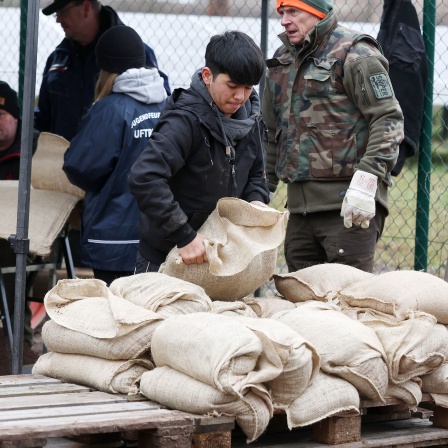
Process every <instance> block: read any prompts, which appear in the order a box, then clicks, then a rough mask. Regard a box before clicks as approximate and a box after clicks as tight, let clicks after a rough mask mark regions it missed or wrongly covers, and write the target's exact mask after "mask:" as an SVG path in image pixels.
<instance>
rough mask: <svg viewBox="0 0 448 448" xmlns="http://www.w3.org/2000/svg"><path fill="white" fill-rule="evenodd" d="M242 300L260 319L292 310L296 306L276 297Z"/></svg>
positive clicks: (246, 298)
mask: <svg viewBox="0 0 448 448" xmlns="http://www.w3.org/2000/svg"><path fill="white" fill-rule="evenodd" d="M241 300H242V301H243V302H244V303H246V304H247V305H249V306H250V307H251V308H252V309H253V310H254V312H255V314H256V315H257V316H258V317H265V318H268V317H271V316H272V315H273V314H275V313H278V312H280V311H285V310H292V309H294V308H295V305H294V304H293V303H292V302H289V301H288V300H285V299H282V298H276V297H275V298H270V297H266V298H265V297H244V298H243V299H241Z"/></svg>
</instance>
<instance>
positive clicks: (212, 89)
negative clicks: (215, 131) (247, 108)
mask: <svg viewBox="0 0 448 448" xmlns="http://www.w3.org/2000/svg"><path fill="white" fill-rule="evenodd" d="M202 79H203V80H204V83H205V86H206V87H207V90H208V92H209V93H210V96H211V97H212V100H213V101H214V103H215V104H216V105H217V106H218V108H219V110H220V111H221V112H222V113H223V114H224V116H225V117H230V116H231V115H233V114H234V113H235V112H236V111H237V110H238V109H239V108H240V107H241V106H242V105H243V104H244V103H245V102H246V101H247V99H248V98H249V96H250V94H251V93H252V89H253V86H246V85H242V84H237V83H236V82H233V81H232V80H231V79H230V76H229V75H227V74H225V73H220V74H219V75H218V76H217V77H216V78H215V79H213V73H212V71H211V70H210V69H209V68H208V67H204V68H203V69H202Z"/></svg>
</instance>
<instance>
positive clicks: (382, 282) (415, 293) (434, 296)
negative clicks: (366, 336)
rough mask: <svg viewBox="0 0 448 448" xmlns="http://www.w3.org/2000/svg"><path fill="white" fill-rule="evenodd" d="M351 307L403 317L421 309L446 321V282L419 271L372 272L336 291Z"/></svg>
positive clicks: (438, 320)
mask: <svg viewBox="0 0 448 448" xmlns="http://www.w3.org/2000/svg"><path fill="white" fill-rule="evenodd" d="M339 296H340V297H341V299H342V300H344V301H346V302H347V303H348V304H349V305H350V306H355V307H362V308H371V309H374V310H376V311H380V312H383V313H387V314H392V315H393V316H395V317H397V318H398V319H399V320H402V319H406V316H407V315H408V313H409V311H411V310H414V311H424V312H425V313H428V314H432V315H433V316H435V317H436V319H437V322H438V323H441V324H448V283H447V282H445V281H443V280H442V279H440V278H438V277H436V276H435V275H432V274H428V273H427V272H420V271H409V270H404V271H392V272H386V273H384V274H379V275H374V276H373V277H370V278H368V279H366V280H363V281H360V282H358V283H355V284H354V285H351V286H348V287H347V288H344V289H342V290H341V291H340V292H339Z"/></svg>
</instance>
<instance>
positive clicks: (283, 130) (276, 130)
mask: <svg viewBox="0 0 448 448" xmlns="http://www.w3.org/2000/svg"><path fill="white" fill-rule="evenodd" d="M330 1H331V0H302V1H300V0H277V11H278V12H279V14H280V15H281V24H282V25H283V26H284V27H285V32H284V33H282V34H280V36H279V37H280V39H281V41H282V42H283V45H282V46H281V47H280V48H279V49H278V50H277V51H276V52H275V54H274V57H273V59H270V60H268V61H267V66H268V73H267V78H266V87H265V92H264V96H263V117H264V120H265V122H266V125H267V127H268V147H267V152H268V160H267V169H268V177H269V181H270V189H271V191H272V192H274V191H275V190H276V187H277V184H278V181H279V179H280V180H281V181H283V182H285V183H286V184H287V207H288V209H289V211H290V219H289V223H288V228H287V231H286V238H285V256H286V262H287V265H288V269H289V271H290V272H293V271H297V270H299V269H302V268H305V267H307V266H311V265H314V264H319V263H325V262H328V263H341V264H349V265H351V266H354V267H357V268H359V269H362V270H365V271H368V272H371V271H372V269H373V259H374V252H375V246H376V242H377V240H378V239H379V237H380V236H381V233H382V230H383V227H384V220H385V218H386V216H387V214H388V206H387V193H388V188H389V187H390V186H391V176H390V172H391V170H392V168H393V167H394V165H395V162H396V160H397V156H398V147H399V144H400V142H401V141H402V139H403V114H402V111H401V108H400V106H399V104H398V101H397V100H396V98H395V95H394V92H393V89H392V85H391V83H390V79H389V75H388V62H387V60H386V59H385V58H384V56H383V55H382V53H381V50H380V47H379V45H378V43H377V41H376V40H375V39H373V38H372V37H370V36H368V35H365V34H361V33H358V32H356V31H354V30H351V29H349V28H346V27H344V26H341V25H339V24H338V20H337V17H336V14H335V12H334V11H333V8H332V5H331V3H330ZM341 217H342V218H341Z"/></svg>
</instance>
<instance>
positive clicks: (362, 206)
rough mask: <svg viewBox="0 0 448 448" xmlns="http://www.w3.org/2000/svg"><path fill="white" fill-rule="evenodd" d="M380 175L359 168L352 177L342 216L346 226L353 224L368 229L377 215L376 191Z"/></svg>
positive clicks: (343, 204) (343, 203)
mask: <svg viewBox="0 0 448 448" xmlns="http://www.w3.org/2000/svg"><path fill="white" fill-rule="evenodd" d="M377 184H378V177H377V176H375V175H374V174H370V173H367V172H365V171H361V170H358V171H356V172H355V174H354V175H353V177H352V180H351V182H350V186H349V188H348V190H347V192H346V193H345V197H344V201H343V202H342V208H341V216H342V217H343V218H344V226H345V227H347V229H349V228H350V227H351V226H352V224H355V225H360V226H361V228H363V229H367V228H368V227H369V224H370V220H371V219H372V218H373V217H374V216H375V193H376V188H377Z"/></svg>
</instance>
